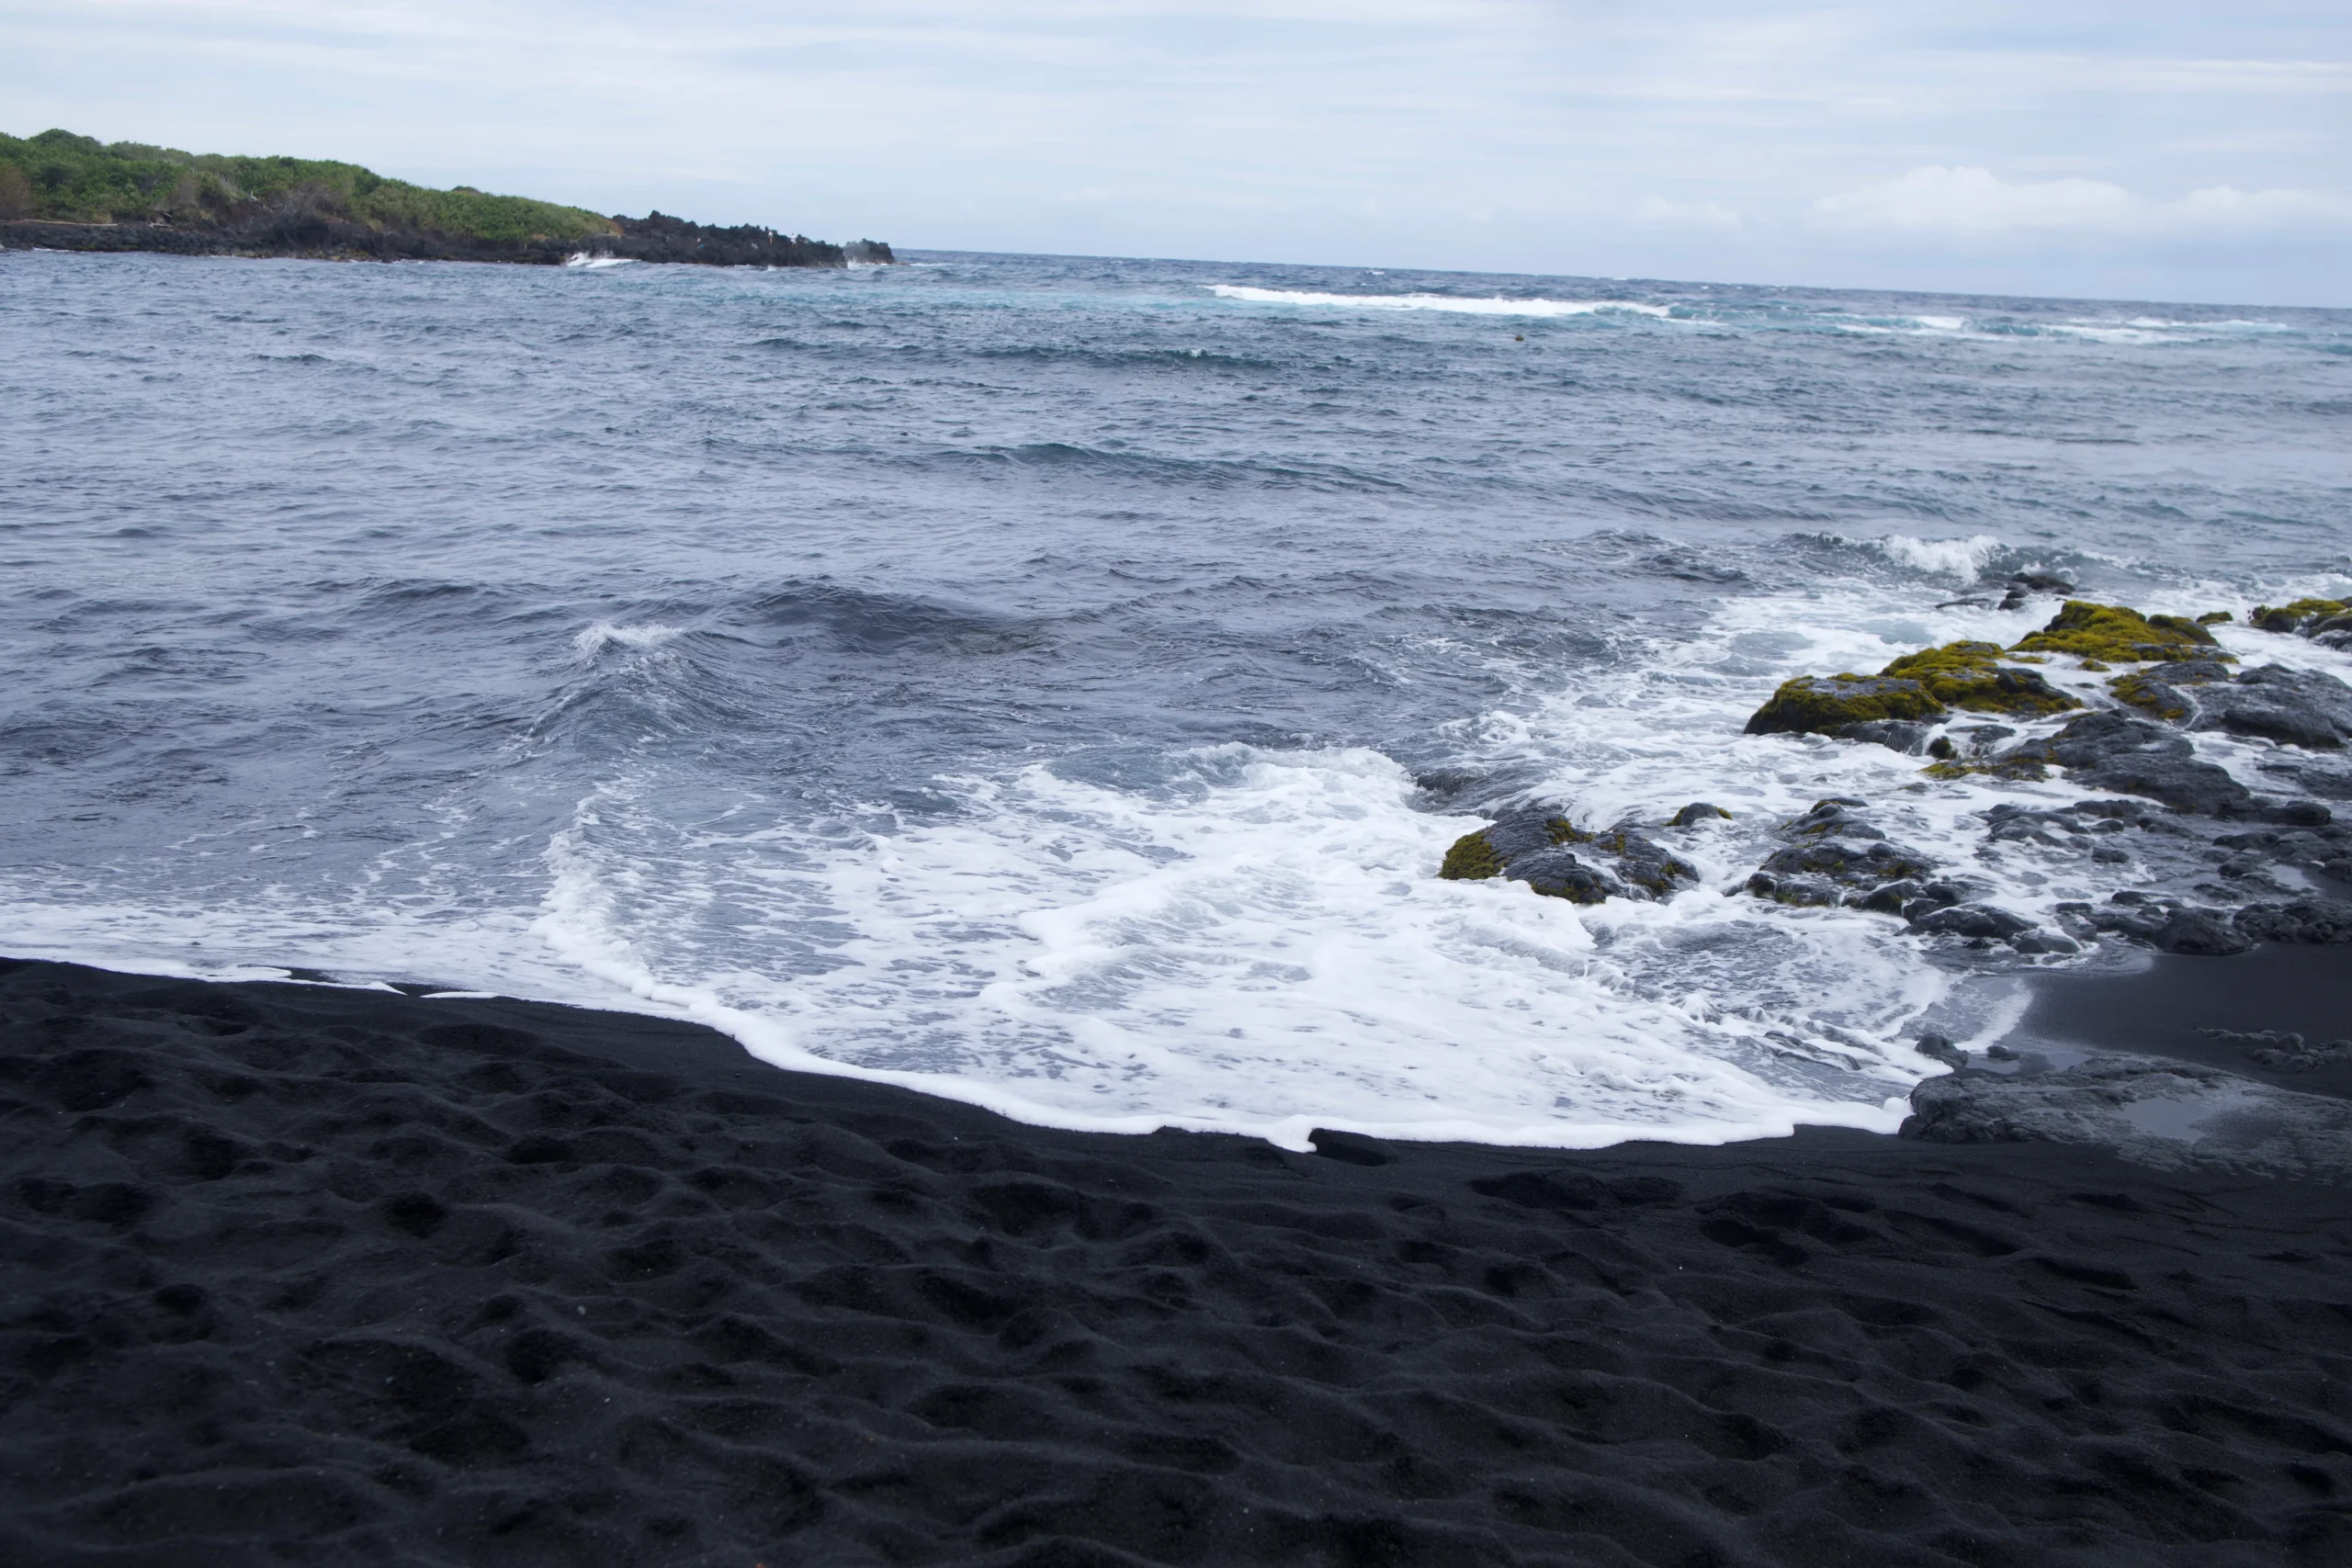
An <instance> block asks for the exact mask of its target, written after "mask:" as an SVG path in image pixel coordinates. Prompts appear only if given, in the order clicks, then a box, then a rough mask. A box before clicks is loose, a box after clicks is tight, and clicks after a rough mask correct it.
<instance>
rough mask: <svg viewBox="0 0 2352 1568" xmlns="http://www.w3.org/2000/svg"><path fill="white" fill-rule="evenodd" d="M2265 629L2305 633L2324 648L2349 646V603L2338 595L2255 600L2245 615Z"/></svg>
mask: <svg viewBox="0 0 2352 1568" xmlns="http://www.w3.org/2000/svg"><path fill="white" fill-rule="evenodd" d="M2247 618H2248V619H2249V620H2250V621H2251V622H2252V623H2253V624H2254V626H2256V627H2258V628H2259V629H2261V630H2263V631H2266V632H2285V633H2291V634H2292V635H2294V636H2297V637H2310V638H2311V639H2312V641H2314V642H2317V643H2320V644H2322V645H2323V646H2324V647H2327V648H2352V604H2346V603H2344V602H2343V601H2342V600H2340V599H2298V600H2296V601H2295V602H2294V603H2293V604H2279V605H2275V606H2274V605H2270V604H2257V605H2256V606H2255V610H2254V614H2253V615H2251V616H2249V617H2247Z"/></svg>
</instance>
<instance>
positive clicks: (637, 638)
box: [571, 621, 680, 659]
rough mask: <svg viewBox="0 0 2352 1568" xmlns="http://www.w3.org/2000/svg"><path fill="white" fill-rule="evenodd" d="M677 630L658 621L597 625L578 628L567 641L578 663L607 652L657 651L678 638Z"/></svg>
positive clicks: (600, 623)
mask: <svg viewBox="0 0 2352 1568" xmlns="http://www.w3.org/2000/svg"><path fill="white" fill-rule="evenodd" d="M679 630H680V628H679V627H676V626H664V625H663V624H662V623H661V622H660V621H645V622H641V623H639V624H636V625H623V624H619V623H616V622H613V621H598V622H596V623H595V624H594V625H593V626H584V627H582V629H581V630H580V631H579V632H578V633H577V634H576V635H575V636H574V637H572V639H571V646H572V648H573V649H574V650H575V651H577V652H578V653H579V655H580V657H582V659H590V658H594V656H595V655H596V654H598V653H601V652H603V651H604V650H605V649H607V648H612V647H615V646H618V647H621V648H636V649H647V648H659V647H661V646H662V644H663V643H665V642H668V641H669V640H670V639H671V638H672V637H676V636H677V635H678V632H679Z"/></svg>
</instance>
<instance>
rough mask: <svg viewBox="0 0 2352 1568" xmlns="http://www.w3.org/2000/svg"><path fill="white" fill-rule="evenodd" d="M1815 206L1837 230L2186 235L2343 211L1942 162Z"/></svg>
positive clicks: (2247, 194)
mask: <svg viewBox="0 0 2352 1568" xmlns="http://www.w3.org/2000/svg"><path fill="white" fill-rule="evenodd" d="M1813 211H1814V215H1815V218H1816V220H1819V221H1820V222H1822V223H1823V224H1825V225H1826V226H1828V227H1831V228H1839V229H1878V230H1889V231H1897V232H1907V233H1932V234H2007V233H2013V232H2018V231H2066V230H2072V231H2078V232H2091V233H2109V234H2143V235H2153V234H2162V235H2173V236H2185V237H2194V236H2196V235H2199V234H2200V233H2201V234H2211V235H2219V234H2232V233H2238V232H2243V231H2248V230H2258V229H2271V228H2282V227H2306V226H2307V227H2321V226H2327V225H2330V224H2333V223H2335V222H2337V221H2340V220H2342V219H2343V218H2344V217H2345V216H2346V213H2345V210H2344V206H2343V204H2342V203H2340V202H2337V201H2334V200H2331V199H2329V198H2327V197H2320V196H2314V195H2312V194H2311V193H2309V192H2304V191H2293V190H2256V191H2243V190H2239V189H2236V188H2235V187H2233V186H2210V187H2208V188H2206V189H2202V190H2197V191H2192V192H2190V193H2189V194H2188V195H2187V196H2185V197H2180V198H2179V199H2178V200H2177V201H2153V200H2149V199H2147V198H2145V197H2139V196H2135V195H2133V194H2132V193H2131V191H2128V190H2126V189H2124V188H2123V187H2122V186H2119V185H2114V184H2111V183H2109V181H2106V180H2090V179H2081V178H2066V179H2055V180H2004V179H2001V178H2000V177H1999V176H1997V175H1995V174H1994V173H1993V172H1992V171H1991V170H1990V169H1982V168H1947V167H1946V166H1944V165H1943V164H1923V165H1922V166H1920V167H1918V168H1916V169H1913V170H1911V171H1910V172H1909V173H1907V174H1904V175H1898V176H1897V177H1896V178H1894V179H1891V180H1886V181H1883V182H1881V183H1880V184H1877V185H1871V186H1860V188H1858V189H1854V190H1849V191H1843V192H1840V193H1839V194H1838V195H1836V196H1825V197H1822V198H1821V199H1820V200H1818V201H1816V202H1815V203H1814V204H1813Z"/></svg>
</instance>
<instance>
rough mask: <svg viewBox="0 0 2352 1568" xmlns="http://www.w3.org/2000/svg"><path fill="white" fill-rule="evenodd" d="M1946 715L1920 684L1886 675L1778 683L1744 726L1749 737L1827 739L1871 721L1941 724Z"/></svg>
mask: <svg viewBox="0 0 2352 1568" xmlns="http://www.w3.org/2000/svg"><path fill="white" fill-rule="evenodd" d="M1949 711H1951V710H1949V709H1948V708H1946V707H1945V706H1944V705H1943V704H1942V703H1940V702H1939V701H1937V700H1936V697H1935V695H1934V694H1932V693H1930V692H1929V691H1928V688H1927V685H1926V684H1925V683H1924V682H1918V681H1912V680H1905V679H1900V678H1896V677H1892V676H1885V675H1832V676H1828V677H1826V678H1825V677H1823V676H1819V675H1799V676H1797V677H1796V678H1795V679H1794V680H1792V681H1783V682H1781V689H1780V690H1779V691H1777V692H1774V693H1773V694H1772V696H1771V700H1770V701H1769V702H1767V703H1766V704H1765V705H1763V706H1762V707H1760V708H1758V709H1757V710H1756V712H1755V714H1754V715H1753V716H1751V717H1749V719H1748V721H1747V733H1748V734H1750V735H1826V734H1829V733H1831V732H1833V731H1835V730H1838V729H1842V728H1845V727H1846V726H1847V725H1849V724H1867V723H1869V722H1870V721H1871V720H1873V719H1882V718H1900V719H1915V720H1916V719H1939V718H1941V717H1943V716H1944V715H1945V714H1946V713H1948V712H1949Z"/></svg>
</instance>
